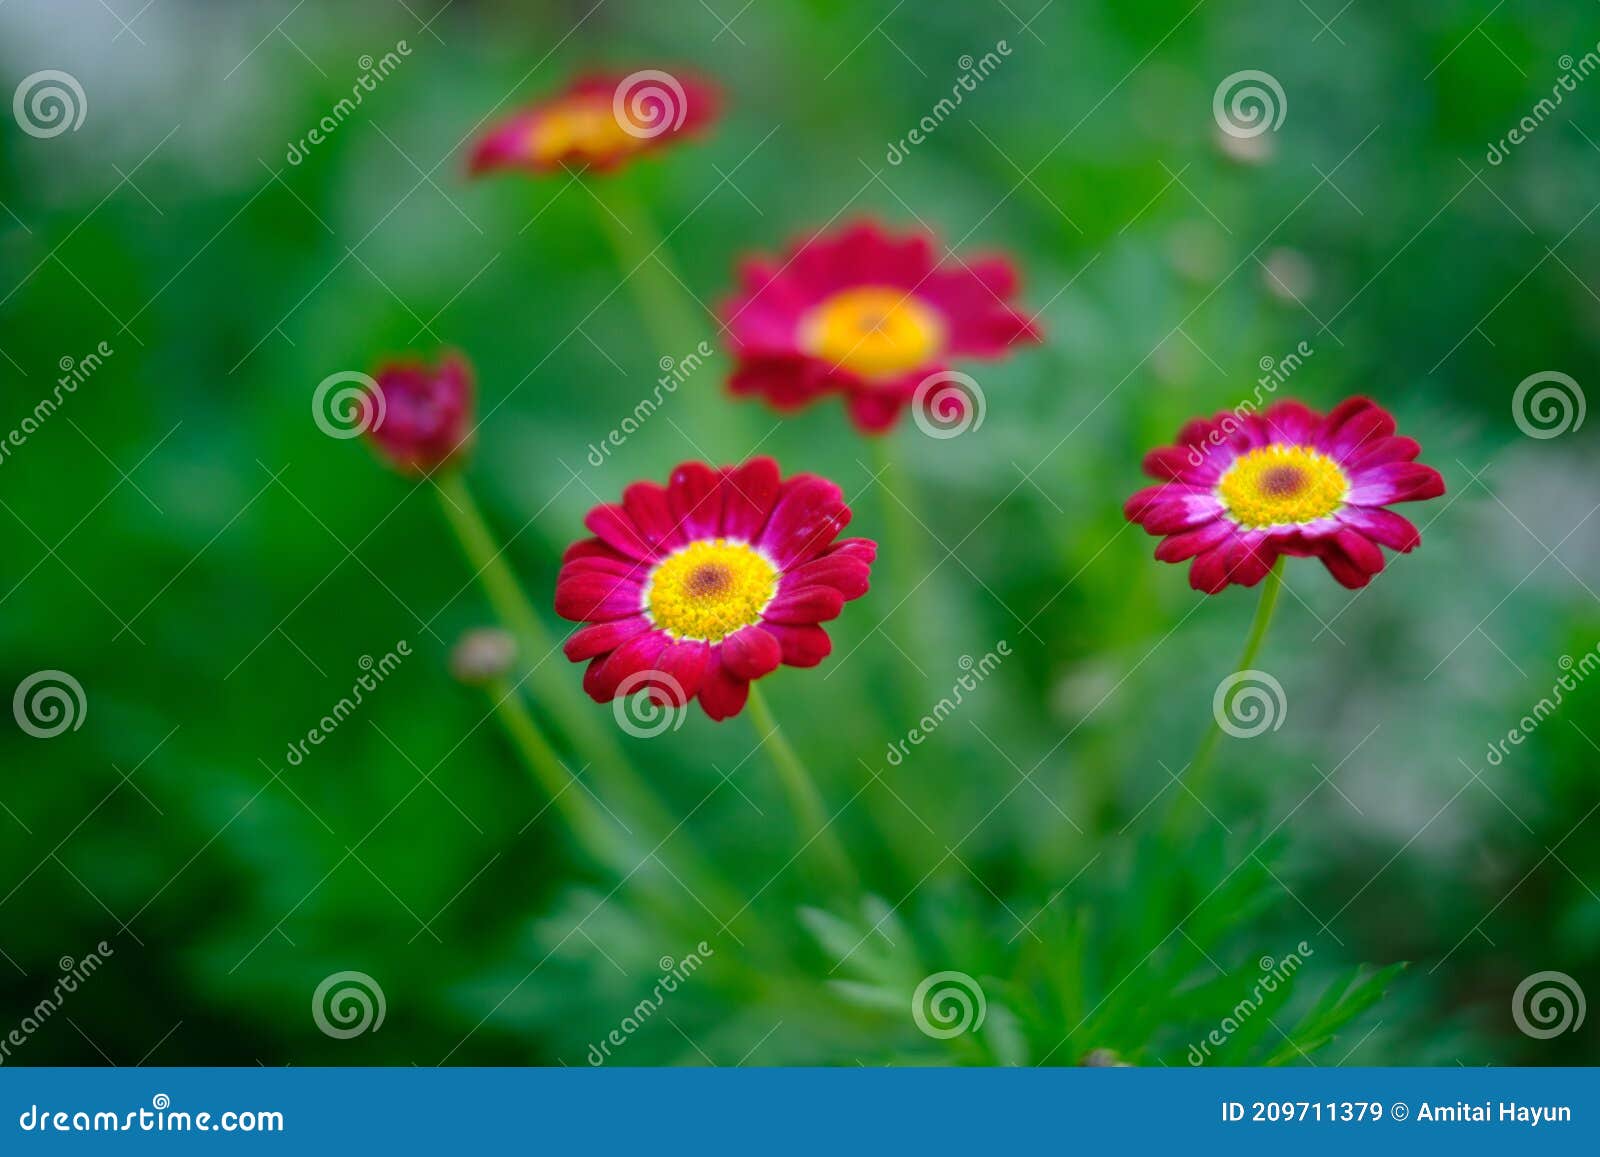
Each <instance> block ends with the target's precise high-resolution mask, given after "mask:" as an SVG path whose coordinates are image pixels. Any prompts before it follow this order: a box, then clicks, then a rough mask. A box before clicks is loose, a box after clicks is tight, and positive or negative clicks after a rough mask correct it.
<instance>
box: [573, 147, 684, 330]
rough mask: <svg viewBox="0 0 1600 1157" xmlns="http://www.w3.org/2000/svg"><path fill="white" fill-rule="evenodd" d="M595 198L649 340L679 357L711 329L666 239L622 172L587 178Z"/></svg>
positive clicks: (602, 221) (603, 224) (602, 224)
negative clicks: (678, 270) (679, 272)
mask: <svg viewBox="0 0 1600 1157" xmlns="http://www.w3.org/2000/svg"><path fill="white" fill-rule="evenodd" d="M589 188H590V190H591V191H592V192H593V193H594V197H595V200H596V201H598V202H599V211H598V213H597V214H596V216H597V217H598V218H599V219H600V224H601V226H602V227H603V228H604V229H605V231H606V236H607V237H608V238H609V239H610V241H611V247H612V248H613V249H614V250H615V251H616V254H617V261H618V263H619V264H620V265H621V266H622V274H623V277H624V278H625V279H626V281H627V284H628V290H629V292H630V293H632V294H633V297H634V300H635V302H637V304H638V307H639V312H640V313H641V314H642V315H643V317H644V323H645V327H646V328H647V329H648V330H649V331H650V337H651V340H652V341H653V342H654V344H655V345H656V346H657V347H658V348H659V353H660V354H661V355H663V356H666V357H670V358H673V359H678V358H682V357H685V356H686V355H688V354H689V353H691V352H693V351H695V350H696V349H697V347H698V346H699V344H700V343H701V341H703V340H705V339H706V337H707V336H708V333H709V327H708V325H707V323H706V320H705V319H703V318H702V317H701V316H700V312H699V306H698V303H696V304H695V305H694V306H692V307H691V305H690V304H689V302H690V301H692V300H693V298H692V297H691V296H690V294H689V291H688V290H687V289H685V288H684V286H683V283H682V282H681V281H680V280H679V279H678V277H677V274H676V272H675V271H674V269H673V267H672V264H671V255H670V254H669V253H668V251H667V248H666V243H665V241H664V240H663V239H662V237H661V234H660V232H659V231H658V230H657V229H656V227H655V223H654V222H653V221H652V220H651V219H650V214H649V212H648V211H647V210H646V209H645V207H644V205H643V204H642V203H641V202H640V200H639V198H638V196H637V194H636V193H635V192H634V190H633V187H632V186H631V185H630V184H629V183H628V181H627V179H626V178H618V177H609V178H602V179H600V180H596V181H591V182H590V184H589Z"/></svg>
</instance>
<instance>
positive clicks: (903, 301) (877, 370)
mask: <svg viewBox="0 0 1600 1157" xmlns="http://www.w3.org/2000/svg"><path fill="white" fill-rule="evenodd" d="M944 337H945V332H944V321H943V320H942V319H941V318H940V317H939V314H938V313H937V312H936V311H935V310H934V309H933V308H932V307H931V306H929V305H926V304H925V303H923V302H922V301H921V300H920V299H918V298H917V297H916V296H915V294H912V293H908V292H906V291H905V290H903V289H894V288H891V287H889V286H877V285H864V286H858V287H857V288H855V289H846V290H842V291H840V292H839V293H836V294H834V295H833V296H832V297H830V298H828V299H827V300H826V301H824V302H822V303H821V304H820V305H818V306H816V307H815V308H813V309H812V310H811V311H810V312H809V313H807V314H806V316H805V317H804V318H802V319H801V322H800V343H801V345H803V346H804V347H805V349H806V350H807V351H808V352H809V353H810V354H811V355H812V356H813V357H818V358H821V359H822V360H824V361H826V362H829V363H831V364H833V365H836V366H838V367H839V368H840V369H843V370H849V371H850V372H851V373H853V374H859V375H861V376H862V377H864V378H888V377H893V376H895V375H896V374H903V373H906V372H907V371H908V370H914V369H916V368H917V367H918V366H925V365H927V364H928V363H929V362H931V361H932V360H934V358H935V357H937V356H938V353H939V351H940V350H941V349H942V348H943V346H944Z"/></svg>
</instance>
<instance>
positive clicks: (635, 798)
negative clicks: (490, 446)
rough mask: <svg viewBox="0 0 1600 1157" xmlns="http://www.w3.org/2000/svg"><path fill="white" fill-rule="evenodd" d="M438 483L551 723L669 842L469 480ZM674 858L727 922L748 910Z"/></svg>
mask: <svg viewBox="0 0 1600 1157" xmlns="http://www.w3.org/2000/svg"><path fill="white" fill-rule="evenodd" d="M435 482H436V483H437V484H438V491H437V493H438V495H439V504H440V506H441V508H442V509H443V510H444V513H445V517H446V518H447V519H448V520H449V522H450V526H451V528H452V529H453V530H454V531H455V532H456V537H457V538H458V539H459V540H460V542H461V547H462V550H463V551H464V552H465V553H466V556H467V561H468V563H469V565H471V566H472V567H473V569H474V571H475V572H476V574H477V577H478V579H479V580H480V581H481V582H482V583H483V588H484V592H485V593H486V594H487V595H488V598H489V603H490V606H491V607H493V609H494V612H495V615H496V616H497V617H498V618H499V619H500V621H501V623H502V624H504V625H505V627H506V628H507V629H508V630H510V631H511V633H512V634H513V635H515V636H516V639H517V645H518V648H519V650H520V651H521V652H522V654H521V657H520V662H521V664H522V669H523V670H525V671H526V681H527V682H528V683H529V684H530V687H531V690H532V694H533V698H534V701H535V703H537V704H539V705H540V706H542V707H543V708H545V712H544V714H545V717H546V718H547V719H548V718H550V717H552V716H553V717H555V718H557V719H559V720H560V721H561V725H562V728H563V730H564V731H565V734H566V737H567V738H568V739H569V740H570V741H571V743H572V746H573V747H574V748H575V749H577V751H578V752H579V755H580V758H583V759H585V760H587V761H588V763H589V764H590V765H591V766H593V768H594V772H595V777H596V780H597V781H598V782H600V783H602V784H604V787H605V790H606V792H607V794H608V795H610V796H612V797H613V800H614V801H615V803H616V804H617V807H618V810H620V811H622V812H623V813H625V814H627V815H629V816H630V817H632V818H633V819H634V820H636V821H638V822H641V823H643V824H644V825H645V827H646V829H647V830H649V831H652V832H655V833H657V834H658V835H659V837H660V838H662V839H663V840H665V839H667V838H670V835H671V833H673V832H675V831H677V829H678V827H679V821H676V820H674V819H673V817H672V814H671V813H670V812H669V811H668V810H667V808H666V807H665V806H664V805H663V804H662V803H661V800H660V798H659V797H658V796H657V795H656V793H655V792H654V791H652V790H651V789H650V787H649V786H648V785H647V784H645V783H644V782H643V781H642V780H641V779H639V777H638V776H637V775H636V774H635V772H634V770H633V766H632V764H630V763H629V761H628V758H627V756H626V755H624V754H623V751H622V748H621V746H620V745H619V744H618V742H617V740H616V738H615V736H614V735H613V734H611V733H610V732H609V731H608V729H607V728H606V726H605V725H604V724H602V723H600V722H597V721H598V720H600V719H603V718H604V715H603V713H602V709H600V708H597V707H596V706H595V705H594V704H593V703H592V702H590V701H589V699H588V698H587V697H586V696H584V695H583V694H582V692H581V691H580V690H579V685H578V682H577V680H575V679H571V678H568V677H567V676H568V674H569V673H568V672H566V671H564V670H563V669H562V668H563V667H564V665H565V664H563V663H552V662H549V661H548V660H549V659H550V657H551V656H552V655H553V654H554V653H555V651H556V650H557V645H556V643H555V641H554V640H553V639H552V638H551V636H550V633H549V632H548V631H547V630H546V629H545V626H544V623H543V622H542V621H541V620H540V618H539V616H538V615H537V614H536V613H535V612H534V609H533V604H532V603H530V602H529V601H528V596H527V594H526V593H525V592H524V591H523V589H522V584H521V583H520V582H519V581H518V580H517V577H516V574H515V572H513V571H512V569H511V566H510V564H509V563H508V562H506V559H505V550H504V548H503V547H501V546H499V545H498V543H497V542H496V539H495V537H494V533H493V532H492V531H491V530H490V529H489V524H488V522H487V521H486V520H485V519H484V517H483V513H482V511H481V510H479V508H478V504H477V502H476V500H474V498H473V496H472V491H471V489H470V488H469V487H468V486H467V483H466V479H465V478H463V477H462V476H461V474H460V473H459V472H457V471H452V472H448V473H445V474H443V475H440V476H439V477H437V478H436V479H435ZM580 790H581V789H580ZM646 850H648V849H646ZM672 858H673V859H674V860H675V861H676V862H677V864H678V866H679V870H680V872H681V873H682V874H683V876H684V877H685V880H684V886H685V887H687V888H690V889H691V890H692V891H693V892H694V894H695V895H697V896H698V895H700V894H701V893H704V894H705V896H706V901H705V902H706V903H707V904H708V905H709V906H711V907H712V908H713V910H714V911H717V912H720V913H723V914H724V917H725V916H726V914H727V913H731V912H736V911H742V910H743V907H744V904H743V901H742V900H741V899H740V898H739V897H738V896H737V895H736V894H735V893H734V891H733V890H732V889H731V888H730V887H729V886H728V885H727V884H726V883H724V882H723V881H722V879H721V877H720V876H718V875H717V873H716V872H715V871H714V870H713V869H712V868H711V866H710V864H709V863H707V862H706V861H705V860H704V859H703V858H702V857H701V856H700V855H699V854H698V852H697V851H695V850H694V849H693V846H692V845H691V844H690V843H689V841H688V840H687V839H683V840H679V841H677V843H676V845H675V847H674V849H673V853H672ZM634 866H635V865H629V866H627V867H625V868H624V869H623V870H624V871H627V870H629V868H631V867H634Z"/></svg>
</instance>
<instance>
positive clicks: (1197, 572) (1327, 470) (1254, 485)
mask: <svg viewBox="0 0 1600 1157" xmlns="http://www.w3.org/2000/svg"><path fill="white" fill-rule="evenodd" d="M1421 452H1422V447H1421V446H1419V445H1418V444H1417V443H1416V442H1415V441H1414V440H1413V439H1411V438H1405V437H1400V436H1397V435H1396V434H1395V423H1394V418H1393V417H1391V416H1390V415H1389V413H1388V412H1387V411H1385V410H1384V409H1383V408H1382V407H1381V406H1379V405H1378V404H1377V403H1376V402H1373V401H1372V400H1371V399H1369V398H1349V399H1347V400H1345V401H1343V402H1340V403H1339V404H1338V405H1337V406H1335V407H1334V408H1333V410H1332V411H1331V412H1330V413H1328V414H1327V415H1326V416H1324V415H1322V414H1318V413H1317V412H1316V411H1314V410H1311V409H1308V408H1307V407H1306V406H1303V405H1301V404H1300V403H1299V402H1291V401H1285V402H1278V403H1276V404H1275V405H1272V406H1270V407H1268V408H1267V409H1266V410H1263V411H1261V412H1260V413H1249V414H1244V415H1240V414H1235V413H1222V414H1218V415H1216V417H1214V418H1211V419H1209V420H1207V419H1204V418H1200V419H1196V420H1195V421H1193V422H1190V423H1189V424H1188V425H1186V426H1185V427H1184V428H1183V429H1182V430H1180V431H1179V432H1178V444H1177V445H1175V446H1163V447H1162V448H1161V449H1159V450H1153V451H1151V452H1150V454H1149V455H1147V456H1146V457H1145V460H1144V469H1145V473H1147V474H1149V475H1151V476H1152V477H1154V478H1160V479H1162V482H1161V484H1160V485H1159V486H1148V487H1146V488H1145V489H1143V490H1141V491H1139V492H1138V493H1137V494H1135V495H1134V496H1133V497H1132V498H1130V499H1129V500H1128V503H1127V506H1126V507H1124V510H1123V513H1125V514H1126V515H1127V517H1128V519H1129V521H1131V522H1136V523H1138V524H1139V525H1140V526H1142V527H1144V528H1145V530H1147V531H1149V532H1150V533H1151V534H1156V535H1164V536H1165V538H1164V540H1163V541H1162V543H1161V545H1160V546H1158V547H1157V548H1156V558H1158V559H1160V560H1161V561H1162V562H1183V561H1185V560H1188V559H1193V560H1194V561H1193V562H1192V563H1191V564H1190V567H1189V585H1190V586H1192V587H1194V588H1195V589H1196V590H1199V591H1204V592H1206V593H1207V594H1216V593H1217V592H1218V591H1220V590H1222V589H1223V588H1224V587H1226V586H1227V585H1228V584H1229V583H1237V584H1239V585H1240V586H1246V587H1250V586H1255V585H1256V583H1258V582H1260V581H1261V580H1262V579H1263V578H1265V577H1266V575H1267V572H1268V571H1270V570H1271V569H1272V566H1273V564H1274V563H1276V562H1277V561H1278V559H1279V557H1280V556H1283V555H1288V556H1290V557H1295V558H1319V559H1321V560H1322V564H1323V565H1324V566H1326V567H1327V568H1328V572H1329V573H1330V574H1332V575H1333V577H1334V578H1336V579H1337V580H1338V581H1339V582H1340V583H1342V584H1344V585H1345V586H1347V587H1352V588H1354V587H1364V586H1366V585H1367V583H1368V582H1370V581H1371V580H1372V576H1373V575H1375V574H1377V573H1378V572H1379V571H1381V570H1382V569H1383V567H1384V555H1383V551H1382V550H1381V549H1380V548H1381V547H1385V546H1386V547H1388V548H1389V549H1390V550H1397V551H1401V552H1402V553H1404V552H1407V551H1410V550H1412V549H1413V548H1415V547H1416V546H1417V544H1418V543H1420V542H1421V541H1422V536H1421V534H1419V533H1418V531H1417V528H1416V527H1415V526H1413V525H1412V524H1411V523H1410V522H1408V521H1407V520H1406V519H1404V518H1402V517H1401V516H1400V515H1398V514H1396V513H1394V512H1393V511H1391V510H1389V509H1387V507H1388V505H1389V504H1390V503H1393V502H1415V501H1418V500H1420V499H1424V498H1437V497H1438V496H1439V495H1441V494H1443V493H1444V479H1443V478H1441V477H1440V475H1439V472H1438V471H1437V470H1435V469H1433V467H1431V466H1424V465H1422V464H1421V463H1418V462H1416V461H1414V459H1415V458H1416V457H1417V455H1418V454H1420V453H1421Z"/></svg>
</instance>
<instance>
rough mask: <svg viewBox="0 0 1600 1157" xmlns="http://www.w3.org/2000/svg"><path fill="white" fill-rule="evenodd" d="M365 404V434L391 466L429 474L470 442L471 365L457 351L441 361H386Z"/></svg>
mask: <svg viewBox="0 0 1600 1157" xmlns="http://www.w3.org/2000/svg"><path fill="white" fill-rule="evenodd" d="M372 380H373V382H374V383H375V385H376V386H377V389H376V391H375V392H374V396H372V397H371V398H369V399H367V400H366V401H365V403H364V405H366V406H367V407H368V409H367V410H366V411H364V413H365V415H366V417H365V425H366V429H367V436H368V437H369V438H370V439H371V440H372V443H373V445H374V446H375V447H376V448H377V450H378V453H379V454H381V455H382V456H383V457H384V458H385V459H386V460H387V461H388V462H389V464H390V465H391V466H393V467H395V469H397V470H400V471H402V472H404V473H406V474H427V473H430V472H432V471H434V470H437V469H438V468H439V467H441V466H444V465H446V464H447V463H449V462H451V461H452V460H454V459H455V458H457V457H458V456H460V455H461V454H464V453H465V452H466V451H467V449H468V448H469V447H470V445H471V442H472V412H473V384H472V367H471V366H469V365H468V364H467V362H466V359H465V358H463V357H461V356H460V355H459V354H446V355H445V356H444V357H443V358H441V359H440V361H439V364H438V365H437V366H430V365H428V364H427V363H426V362H424V361H422V360H420V359H407V360H404V361H392V362H386V363H384V364H383V365H381V366H379V367H378V369H377V371H376V372H375V373H374V374H373V375H372Z"/></svg>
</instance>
